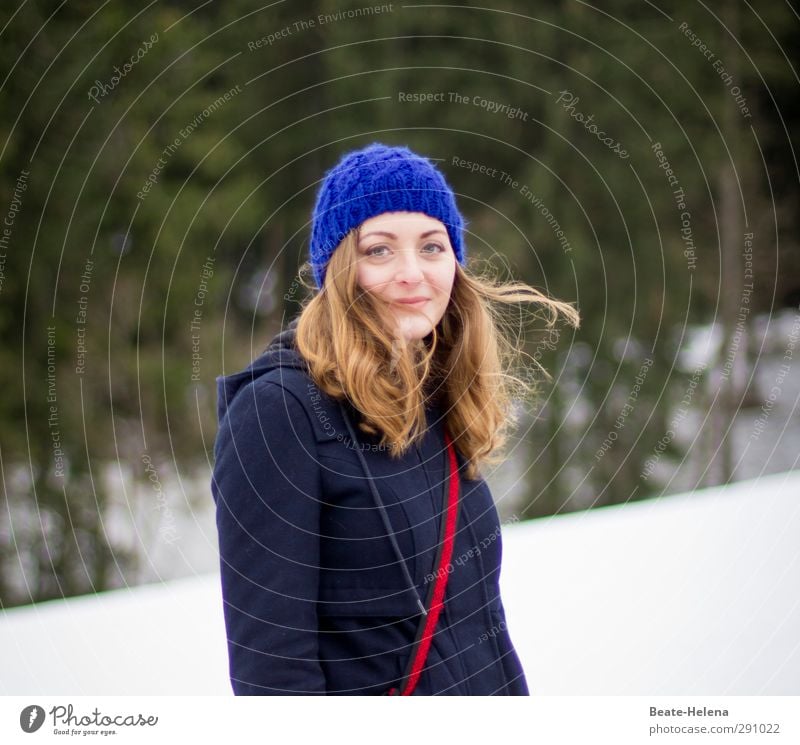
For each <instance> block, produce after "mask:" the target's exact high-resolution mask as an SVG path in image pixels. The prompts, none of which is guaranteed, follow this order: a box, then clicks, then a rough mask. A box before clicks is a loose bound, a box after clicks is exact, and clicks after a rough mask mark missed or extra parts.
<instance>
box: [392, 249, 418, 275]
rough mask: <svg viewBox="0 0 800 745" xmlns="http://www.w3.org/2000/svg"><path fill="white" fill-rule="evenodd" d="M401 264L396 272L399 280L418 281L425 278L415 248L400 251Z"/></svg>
mask: <svg viewBox="0 0 800 745" xmlns="http://www.w3.org/2000/svg"><path fill="white" fill-rule="evenodd" d="M399 254H400V258H399V260H398V261H399V266H398V267H397V273H396V274H395V280H396V281H398V282H408V283H417V282H421V281H422V279H423V274H422V266H421V265H420V261H419V257H418V256H417V252H416V251H415V250H414V249H409V250H408V251H400V252H399Z"/></svg>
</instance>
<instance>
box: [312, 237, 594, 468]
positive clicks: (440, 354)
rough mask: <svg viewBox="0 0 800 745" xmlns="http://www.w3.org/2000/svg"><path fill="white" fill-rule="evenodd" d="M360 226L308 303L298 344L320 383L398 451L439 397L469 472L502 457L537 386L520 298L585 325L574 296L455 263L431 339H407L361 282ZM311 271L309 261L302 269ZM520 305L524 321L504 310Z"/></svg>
mask: <svg viewBox="0 0 800 745" xmlns="http://www.w3.org/2000/svg"><path fill="white" fill-rule="evenodd" d="M357 243H358V229H354V230H352V231H350V232H349V233H348V234H347V235H346V236H345V238H344V239H343V240H342V242H341V243H340V244H339V245H338V246H337V248H336V250H335V251H334V252H333V255H332V256H331V259H330V262H329V263H328V267H327V271H326V275H325V281H324V284H323V286H322V288H320V290H319V291H318V292H317V293H316V294H314V295H312V296H311V298H310V299H309V300H308V301H307V302H306V303H304V305H303V307H302V310H301V312H300V316H299V319H298V323H297V333H296V344H297V348H298V351H299V352H300V354H301V355H302V356H303V358H304V359H305V360H306V362H307V364H308V368H309V372H310V375H311V377H312V379H313V380H314V382H315V383H316V385H317V387H318V388H320V389H321V390H323V391H325V393H327V394H328V395H329V396H331V397H333V398H335V399H342V398H345V399H347V400H349V402H350V403H351V404H352V405H353V406H354V407H355V408H356V409H357V410H358V411H359V412H360V413H361V417H362V419H361V421H360V422H359V427H360V429H361V430H362V431H364V432H367V433H370V434H373V435H380V436H381V440H380V444H381V446H382V447H384V448H387V449H388V450H389V453H390V455H392V456H396V457H400V456H401V455H402V454H403V453H405V452H406V451H407V450H408V448H409V447H411V446H412V445H413V444H414V443H415V442H417V441H418V440H420V439H421V438H422V437H423V436H424V434H425V428H426V427H427V421H426V417H425V405H426V403H428V402H429V401H431V400H436V401H437V402H438V403H439V404H440V405H441V406H442V411H443V413H444V416H445V424H446V426H447V430H448V432H449V433H450V436H451V437H452V438H453V442H454V444H455V445H456V447H457V448H458V450H459V451H460V452H461V454H462V455H463V456H464V458H465V460H466V462H467V466H466V474H465V475H466V478H468V479H476V478H478V476H479V474H480V468H481V466H482V465H483V464H488V465H496V464H497V463H499V462H501V461H502V460H503V457H504V456H503V454H502V452H501V449H502V447H503V446H504V445H505V443H506V440H507V436H508V431H509V429H510V428H511V427H512V426H514V425H515V424H516V423H517V417H518V415H517V413H516V406H515V401H516V400H519V399H523V400H524V399H527V398H528V397H530V396H531V394H535V393H536V392H537V389H538V386H537V382H538V381H537V380H536V377H535V375H531V374H530V372H531V371H530V369H529V368H525V367H524V365H522V364H521V363H522V361H523V359H524V358H526V357H528V358H530V359H531V361H532V363H533V367H535V368H536V369H537V370H538V371H539V372H541V373H542V374H543V376H544V377H545V378H547V379H548V380H549V379H550V375H549V374H548V373H547V371H546V370H545V369H544V368H543V367H542V366H541V365H540V364H539V362H538V360H537V359H536V358H535V357H531V356H530V355H527V354H526V353H524V352H522V351H521V350H520V349H519V348H518V345H517V343H516V342H517V341H518V340H517V339H516V338H515V334H516V333H518V331H519V329H520V318H519V308H518V306H517V304H519V303H531V304H533V306H534V307H535V316H536V317H540V316H541V315H542V311H543V312H544V314H543V315H544V318H545V323H546V327H547V328H552V327H553V326H554V325H555V323H556V321H557V320H558V318H559V315H562V316H563V317H564V318H565V320H566V322H567V323H568V324H569V325H571V326H573V327H574V328H578V326H579V325H580V317H579V315H578V312H577V311H576V310H575V309H574V308H573V307H572V306H571V305H569V304H567V303H564V302H560V301H558V300H553V299H550V298H548V297H547V296H546V295H544V294H542V293H541V292H539V290H536V289H535V288H533V287H531V286H530V285H527V284H525V283H523V282H510V283H509V282H505V283H504V282H500V281H498V280H497V279H495V278H493V277H490V276H478V275H476V274H473V273H472V272H471V271H468V270H465V269H464V268H463V267H462V266H461V265H460V264H458V263H457V262H456V274H455V278H454V281H453V289H452V293H451V295H450V302H449V303H448V306H447V309H446V310H445V313H444V315H443V316H442V319H441V320H440V322H439V323H438V324H437V326H436V327H435V328H434V329H433V331H432V332H431V333H430V334H428V336H426V337H425V338H424V339H420V340H414V341H411V342H405V341H404V340H403V339H396V338H395V337H394V336H393V335H392V333H391V332H390V331H389V330H390V329H392V328H393V325H394V324H395V323H396V321H395V319H394V316H393V314H392V313H391V310H390V309H389V305H388V303H386V301H384V300H381V299H380V298H379V297H377V296H376V295H374V294H373V293H369V292H365V291H364V290H363V289H362V288H361V287H360V286H359V284H358V281H357V264H356V262H357ZM309 270H310V266H309V264H308V263H306V264H304V266H303V268H302V269H301V275H302V274H307V273H308V272H309ZM510 306H514V307H515V308H516V309H517V311H516V314H515V316H516V318H515V322H511V321H510V320H509V319H505V318H504V317H503V312H502V311H503V309H504V308H505V307H510Z"/></svg>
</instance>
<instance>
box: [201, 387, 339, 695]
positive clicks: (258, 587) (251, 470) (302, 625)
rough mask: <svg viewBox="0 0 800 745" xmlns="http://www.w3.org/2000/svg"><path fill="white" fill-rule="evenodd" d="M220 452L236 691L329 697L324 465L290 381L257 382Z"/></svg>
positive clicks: (218, 481)
mask: <svg viewBox="0 0 800 745" xmlns="http://www.w3.org/2000/svg"><path fill="white" fill-rule="evenodd" d="M214 455H215V463H214V469H213V476H212V483H211V488H212V493H213V497H214V501H215V503H216V521H217V531H218V537H219V556H220V571H221V581H222V599H223V612H224V617H225V628H226V631H227V637H228V659H229V663H230V678H231V685H232V687H233V692H234V694H235V695H237V696H241V695H251V696H253V695H256V696H259V695H261V696H263V695H309V694H316V695H320V694H322V695H324V694H325V691H326V689H325V676H324V673H323V671H322V667H321V665H320V662H319V659H318V625H317V609H316V601H317V597H318V585H319V557H320V547H319V523H320V469H319V466H318V464H317V460H316V450H315V440H314V436H313V430H312V427H311V423H310V421H309V419H308V415H307V414H306V412H305V410H304V409H303V407H302V405H301V404H300V402H299V401H297V399H295V398H294V397H293V395H292V394H291V393H290V392H288V391H287V390H286V389H284V388H283V387H281V386H280V385H278V384H277V383H274V382H269V381H259V380H256V381H255V382H253V383H250V384H249V385H247V386H246V387H245V388H243V389H241V390H240V391H239V392H238V394H237V395H236V396H235V398H234V399H233V401H232V403H231V405H230V408H229V409H228V411H227V413H226V414H225V416H224V417H223V419H222V421H221V422H220V425H219V430H218V433H217V439H216V443H215V448H214Z"/></svg>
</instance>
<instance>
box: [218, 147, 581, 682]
mask: <svg viewBox="0 0 800 745" xmlns="http://www.w3.org/2000/svg"><path fill="white" fill-rule="evenodd" d="M463 230H464V221H463V218H462V216H461V214H460V213H459V211H458V208H457V206H456V201H455V197H454V195H453V192H452V190H451V189H450V187H449V186H448V185H447V182H446V181H445V179H444V177H443V176H442V174H441V173H440V172H439V171H438V170H437V169H436V168H435V167H434V166H433V165H432V164H431V163H430V162H429V161H428V160H427V159H425V158H422V157H420V156H418V155H416V154H415V153H413V152H412V151H411V150H409V149H408V148H405V147H389V146H385V145H382V144H380V143H373V144H372V145H369V146H368V147H365V148H363V149H362V150H358V151H354V152H351V153H348V154H347V155H346V156H345V157H343V158H342V159H341V161H340V162H339V163H338V164H337V165H336V166H335V167H334V168H332V169H331V170H330V171H328V173H327V174H326V176H325V178H324V180H323V183H322V185H321V187H320V190H319V193H318V195H317V201H316V205H315V210H314V215H313V226H312V236H311V247H310V268H311V270H312V271H313V277H314V280H315V282H316V285H317V289H318V292H316V293H315V294H314V295H313V296H312V297H311V299H310V300H309V301H308V302H307V303H306V305H305V306H304V308H303V310H302V312H301V313H300V315H299V317H298V318H295V319H294V320H293V321H292V322H291V323H290V324H289V325H288V327H287V328H286V329H285V330H284V331H283V332H282V333H281V334H279V335H278V336H277V337H276V338H275V339H274V340H273V341H272V343H271V344H270V345H269V346H268V348H267V349H266V351H265V352H264V353H263V354H262V355H261V356H260V357H259V358H258V359H256V360H255V361H254V362H253V363H252V364H251V365H250V366H249V367H248V368H247V369H246V370H244V371H242V372H240V373H238V374H235V375H231V376H228V377H224V378H222V377H221V378H218V383H219V401H218V416H219V431H218V434H217V440H216V445H215V457H216V462H215V466H214V474H213V479H212V491H213V496H214V500H215V502H216V506H217V527H218V531H219V548H220V561H221V572H222V593H223V600H224V614H225V623H226V628H227V635H228V652H229V659H230V675H231V682H232V686H233V690H234V692H235V693H236V694H237V695H272V694H327V695H343V694H350V695H353V694H358V695H363V694H390V695H412V694H413V695H528V686H527V683H526V680H525V674H524V671H523V669H522V666H521V664H520V661H519V658H518V656H517V654H516V652H515V650H514V646H513V644H512V641H511V637H510V635H509V630H508V625H507V623H506V618H505V610H504V608H503V603H502V601H501V597H500V590H499V576H500V562H501V539H500V525H499V519H498V515H497V511H496V509H495V506H494V503H493V500H492V496H491V494H490V492H489V488H488V487H487V485H486V483H485V481H484V480H483V479H482V478H481V476H480V472H479V468H480V466H481V465H482V464H485V463H496V462H498V461H499V460H500V459H501V456H500V455H499V454H498V449H499V447H500V446H501V445H502V444H503V442H504V439H505V434H504V433H505V430H506V428H507V427H508V426H509V424H510V423H512V422H513V417H512V416H511V414H512V403H513V396H514V394H515V393H516V392H518V391H527V390H529V388H530V386H528V385H527V384H526V383H524V382H523V380H521V379H520V378H518V377H515V376H514V375H512V374H511V372H510V364H509V363H510V361H512V360H513V358H514V349H513V347H512V346H511V345H510V343H509V342H508V341H506V340H505V338H504V336H503V335H502V334H501V333H500V327H501V323H500V317H499V315H497V314H495V313H494V310H493V308H494V305H493V303H494V304H501V303H519V302H522V301H525V302H527V301H532V302H535V303H536V304H537V305H538V306H540V307H543V308H545V309H546V310H547V311H549V314H550V318H549V324H550V325H552V324H553V323H554V322H555V320H556V318H557V315H558V313H559V312H562V313H564V314H565V316H566V318H567V319H568V320H569V321H570V322H571V323H573V325H577V322H578V316H577V313H576V312H575V311H574V309H572V308H571V307H570V306H568V305H565V304H562V303H559V302H556V301H553V300H550V299H548V298H546V297H545V296H543V295H541V294H540V293H539V292H537V291H536V290H534V289H533V288H531V287H529V286H528V285H524V284H513V285H498V284H496V283H493V282H491V281H489V280H486V279H480V278H477V277H473V276H471V275H470V274H468V273H467V272H466V271H465V269H464V264H465V259H466V257H465V250H464V243H463Z"/></svg>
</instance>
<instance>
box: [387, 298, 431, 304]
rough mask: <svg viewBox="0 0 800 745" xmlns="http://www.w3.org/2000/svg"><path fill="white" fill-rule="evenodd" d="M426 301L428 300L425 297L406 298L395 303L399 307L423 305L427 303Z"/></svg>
mask: <svg viewBox="0 0 800 745" xmlns="http://www.w3.org/2000/svg"><path fill="white" fill-rule="evenodd" d="M428 300H430V298H427V297H407V298H403V299H402V300H395V302H396V303H399V304H400V305H422V304H423V303H427V302H428Z"/></svg>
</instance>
